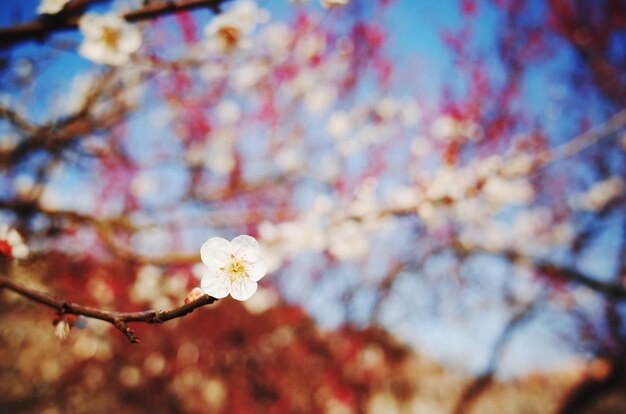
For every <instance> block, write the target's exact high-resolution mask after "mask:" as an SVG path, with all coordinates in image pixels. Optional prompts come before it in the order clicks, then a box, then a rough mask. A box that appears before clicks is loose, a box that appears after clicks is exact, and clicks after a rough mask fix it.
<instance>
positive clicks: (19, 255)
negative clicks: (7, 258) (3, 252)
mask: <svg viewBox="0 0 626 414" xmlns="http://www.w3.org/2000/svg"><path fill="white" fill-rule="evenodd" d="M11 253H12V254H13V257H15V258H16V259H25V258H26V256H28V246H26V245H25V244H18V245H17V246H14V247H13V248H12V249H11Z"/></svg>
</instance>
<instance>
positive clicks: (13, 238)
mask: <svg viewBox="0 0 626 414" xmlns="http://www.w3.org/2000/svg"><path fill="white" fill-rule="evenodd" d="M7 242H9V244H10V245H11V246H16V245H18V244H21V243H22V236H20V234H19V233H18V232H17V230H15V229H11V230H9V233H8V234H7Z"/></svg>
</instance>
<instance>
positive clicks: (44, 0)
mask: <svg viewBox="0 0 626 414" xmlns="http://www.w3.org/2000/svg"><path fill="white" fill-rule="evenodd" d="M69 2H70V0H41V3H39V6H38V7H37V14H57V13H58V12H60V11H61V10H63V7H65V5H66V4H67V3H69Z"/></svg>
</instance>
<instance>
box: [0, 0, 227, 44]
mask: <svg viewBox="0 0 626 414" xmlns="http://www.w3.org/2000/svg"><path fill="white" fill-rule="evenodd" d="M96 1H102V0H96ZM96 1H94V0H91V1H89V0H86V1H82V2H79V3H80V5H81V7H71V8H68V9H67V10H65V11H63V12H61V13H59V14H58V15H54V16H42V17H40V18H38V19H36V20H33V21H31V22H28V23H24V24H20V25H17V26H13V27H9V28H5V29H0V48H6V47H10V46H13V45H15V44H17V43H22V42H26V41H28V40H39V41H42V40H44V39H45V38H46V37H47V36H49V35H50V34H52V33H54V32H58V31H61V30H72V29H76V28H77V27H78V21H79V19H80V16H81V14H82V12H83V11H84V9H85V7H86V6H87V5H88V4H90V3H94V2H96ZM224 1H225V0H182V1H178V2H173V1H163V2H158V3H153V4H149V5H146V6H145V7H142V8H140V9H137V10H133V11H129V12H127V13H124V14H123V15H122V16H123V17H124V18H125V19H126V20H127V21H129V22H138V21H142V20H150V19H154V18H156V17H159V16H165V15H168V14H174V13H180V12H183V11H187V10H193V9H199V8H208V9H211V10H213V11H215V12H216V13H217V12H219V7H220V5H221V4H222V3H224ZM70 4H72V3H70Z"/></svg>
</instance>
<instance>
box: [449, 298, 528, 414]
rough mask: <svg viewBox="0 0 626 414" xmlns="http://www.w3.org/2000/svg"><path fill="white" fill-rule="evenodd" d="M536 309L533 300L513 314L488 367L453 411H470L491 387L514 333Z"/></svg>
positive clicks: (496, 345) (462, 394) (465, 392)
mask: <svg viewBox="0 0 626 414" xmlns="http://www.w3.org/2000/svg"><path fill="white" fill-rule="evenodd" d="M534 309H535V302H531V303H529V304H527V305H525V306H523V307H521V308H519V309H518V311H517V312H515V314H513V316H512V317H511V319H510V320H509V322H508V323H507V324H506V326H505V328H504V330H503V331H502V332H501V333H500V336H498V339H497V340H496V342H495V344H494V346H493V349H492V351H491V355H490V357H489V362H488V363H487V367H486V369H485V370H484V371H483V372H482V373H481V374H480V375H479V376H477V377H476V378H474V380H473V381H471V382H470V383H469V384H467V386H466V387H465V389H464V390H463V392H462V393H461V396H460V397H459V399H458V400H457V402H456V404H455V406H454V409H453V411H452V412H453V413H454V414H464V413H466V412H468V411H469V410H470V409H471V408H472V406H473V405H474V404H475V403H476V401H477V400H478V398H479V397H480V396H481V395H482V394H483V393H484V392H485V391H486V390H487V389H488V388H489V386H490V385H491V383H492V382H493V379H494V376H495V373H496V369H497V368H498V365H499V364H500V361H501V359H502V354H503V353H504V350H505V348H506V346H507V344H508V343H509V340H510V339H511V335H513V333H514V332H515V330H516V329H517V328H519V326H520V325H522V324H523V323H524V322H526V321H528V318H529V317H530V316H531V315H532V312H533V311H534Z"/></svg>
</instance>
